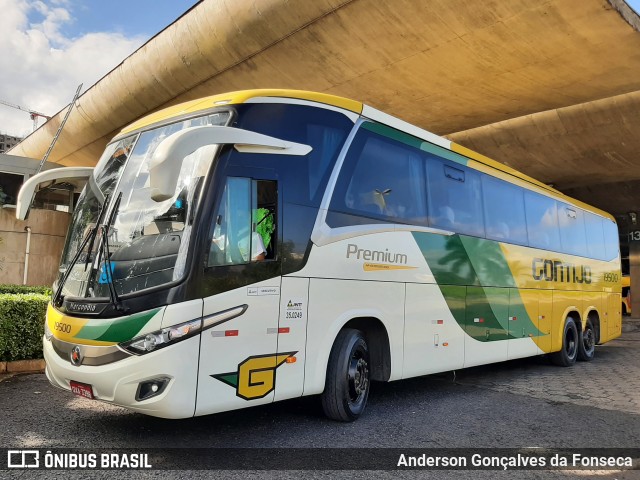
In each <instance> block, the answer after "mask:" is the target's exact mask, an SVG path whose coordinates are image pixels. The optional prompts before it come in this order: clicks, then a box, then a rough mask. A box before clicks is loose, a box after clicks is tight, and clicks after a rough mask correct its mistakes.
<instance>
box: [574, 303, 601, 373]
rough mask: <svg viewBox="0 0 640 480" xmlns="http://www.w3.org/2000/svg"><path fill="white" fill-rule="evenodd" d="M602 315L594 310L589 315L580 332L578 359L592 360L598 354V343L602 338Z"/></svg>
mask: <svg viewBox="0 0 640 480" xmlns="http://www.w3.org/2000/svg"><path fill="white" fill-rule="evenodd" d="M599 332H600V317H599V316H598V312H596V311H595V310H592V311H590V312H589V314H588V315H587V318H586V320H585V324H584V328H583V329H582V331H581V332H579V335H578V336H579V343H578V360H581V361H583V362H590V361H591V360H593V358H594V357H595V354H596V344H597V343H598V341H599V340H600V334H599Z"/></svg>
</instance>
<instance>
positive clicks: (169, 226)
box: [56, 111, 231, 298]
mask: <svg viewBox="0 0 640 480" xmlns="http://www.w3.org/2000/svg"><path fill="white" fill-rule="evenodd" d="M230 117H231V113H230V112H228V111H224V112H216V113H214V114H210V115H207V116H203V117H198V118H195V119H189V120H185V121H181V122H178V123H173V124H170V125H165V126H161V127H158V128H155V129H152V130H148V131H145V132H142V133H140V134H134V135H131V136H129V137H126V138H123V139H121V140H118V141H115V142H113V143H111V144H110V145H108V146H107V149H106V150H105V153H104V154H103V156H102V158H101V159H100V161H99V162H98V164H97V165H96V168H95V170H94V173H93V175H92V176H91V177H90V179H89V181H88V183H87V185H86V186H85V188H84V190H83V191H82V193H81V194H80V197H79V199H78V204H77V208H76V210H75V212H74V214H73V218H72V221H71V226H70V228H69V235H68V237H67V241H66V245H65V248H64V251H63V254H62V259H61V264H60V271H59V276H58V281H57V283H60V282H61V281H63V280H64V285H62V290H61V294H62V295H63V296H72V297H83V298H87V297H109V288H112V287H111V286H110V285H109V284H112V285H113V287H114V288H115V292H116V293H117V294H118V295H126V294H129V293H134V292H137V291H139V290H143V289H146V288H151V287H155V286H159V285H163V284H166V283H170V282H172V281H175V280H178V279H180V278H181V276H182V274H183V273H184V266H185V253H186V248H187V245H188V238H189V234H190V228H189V227H190V222H189V219H190V218H192V216H193V212H195V209H196V207H197V197H198V196H197V191H198V189H199V188H200V186H201V184H202V181H203V179H204V176H205V175H206V173H207V171H208V169H209V167H210V166H211V164H212V159H213V156H214V153H215V149H216V147H215V146H208V147H205V148H200V149H198V150H196V151H195V152H193V153H192V154H190V155H188V156H187V157H185V159H184V162H183V164H182V169H181V171H180V174H179V176H178V182H177V186H176V189H175V192H174V195H173V197H171V198H170V199H168V200H165V201H163V202H156V201H154V200H152V198H151V195H150V185H149V162H150V160H151V158H152V156H153V153H154V151H155V149H156V148H157V147H158V145H159V144H160V143H161V142H162V140H164V139H165V138H167V137H168V136H170V135H171V134H173V133H175V132H177V131H179V130H182V129H184V128H188V127H195V126H203V125H226V124H227V123H228V121H229V119H230ZM105 244H106V248H105ZM80 248H82V251H81V252H78V250H79V249H80ZM107 251H108V252H109V254H110V256H109V258H108V260H109V261H106V262H105V257H106V256H107V255H106V252H107ZM74 260H75V261H74ZM69 269H71V271H69V272H67V271H68V270H69ZM56 287H57V286H56Z"/></svg>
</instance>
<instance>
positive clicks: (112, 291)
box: [100, 192, 126, 312]
mask: <svg viewBox="0 0 640 480" xmlns="http://www.w3.org/2000/svg"><path fill="white" fill-rule="evenodd" d="M121 200H122V192H120V193H119V194H118V198H116V201H115V203H114V205H113V209H112V210H111V215H109V220H108V221H107V222H106V223H103V224H102V225H101V226H100V230H101V231H102V255H103V256H104V273H105V278H106V281H107V285H108V288H109V300H110V301H111V304H112V305H113V306H114V307H115V309H116V310H117V311H119V312H125V311H126V308H125V307H124V306H123V305H122V303H121V302H120V298H119V297H118V292H117V291H116V286H115V285H114V284H113V268H112V263H111V252H110V251H109V229H110V228H111V224H112V223H113V220H114V218H115V215H116V213H117V211H118V209H119V208H120V201H121Z"/></svg>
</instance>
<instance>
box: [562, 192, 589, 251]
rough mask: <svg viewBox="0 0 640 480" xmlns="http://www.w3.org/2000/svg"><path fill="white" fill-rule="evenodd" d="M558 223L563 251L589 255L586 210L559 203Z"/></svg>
mask: <svg viewBox="0 0 640 480" xmlns="http://www.w3.org/2000/svg"><path fill="white" fill-rule="evenodd" d="M558 225H559V227H560V244H561V245H562V251H563V252H566V253H570V254H572V255H580V256H582V257H586V256H587V236H586V234H585V230H584V212H583V211H582V210H580V209H579V208H576V207H573V206H571V205H567V204H565V203H558Z"/></svg>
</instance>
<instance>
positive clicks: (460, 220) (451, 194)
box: [427, 157, 484, 237]
mask: <svg viewBox="0 0 640 480" xmlns="http://www.w3.org/2000/svg"><path fill="white" fill-rule="evenodd" d="M427 178H428V189H427V190H428V192H429V220H430V223H431V226H433V227H437V228H442V229H445V230H453V231H456V232H460V233H466V234H469V235H475V236H480V237H481V236H484V221H483V215H482V195H481V192H482V189H481V186H480V175H479V174H478V173H477V172H475V171H473V170H469V169H467V168H465V167H462V166H460V165H451V164H449V163H446V162H444V161H442V160H440V159H439V158H437V157H431V158H429V159H428V160H427Z"/></svg>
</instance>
